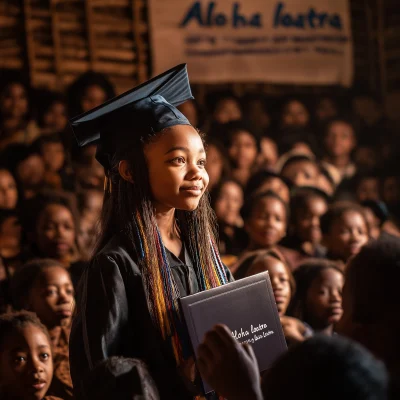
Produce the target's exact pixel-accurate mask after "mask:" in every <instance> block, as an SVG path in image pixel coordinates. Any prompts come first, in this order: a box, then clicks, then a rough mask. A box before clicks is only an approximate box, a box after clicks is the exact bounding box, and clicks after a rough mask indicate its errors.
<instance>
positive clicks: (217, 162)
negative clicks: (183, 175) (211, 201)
mask: <svg viewBox="0 0 400 400" xmlns="http://www.w3.org/2000/svg"><path fill="white" fill-rule="evenodd" d="M206 151H207V164H206V170H207V173H208V177H209V178H210V183H209V184H208V191H209V192H211V191H212V190H213V188H214V187H215V186H216V185H218V183H219V182H220V180H221V179H223V178H225V177H228V176H230V166H229V161H228V158H227V156H226V150H225V148H224V146H223V145H222V143H220V142H219V141H218V140H217V139H209V140H207V148H206Z"/></svg>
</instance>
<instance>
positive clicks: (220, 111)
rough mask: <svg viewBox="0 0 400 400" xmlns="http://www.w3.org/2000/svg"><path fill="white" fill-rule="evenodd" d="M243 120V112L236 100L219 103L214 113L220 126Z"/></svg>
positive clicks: (227, 99) (229, 99) (231, 99)
mask: <svg viewBox="0 0 400 400" xmlns="http://www.w3.org/2000/svg"><path fill="white" fill-rule="evenodd" d="M241 118H242V110H241V109H240V106H239V103H238V102H237V101H236V100H235V99H234V98H226V99H223V100H220V101H219V102H218V103H217V106H216V107H215V111H214V120H215V121H217V122H218V123H220V124H226V123H227V122H230V121H237V120H239V119H241Z"/></svg>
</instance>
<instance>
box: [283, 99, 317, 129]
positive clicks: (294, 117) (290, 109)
mask: <svg viewBox="0 0 400 400" xmlns="http://www.w3.org/2000/svg"><path fill="white" fill-rule="evenodd" d="M309 120H310V115H309V113H308V111H307V108H306V107H305V106H304V104H303V103H300V102H299V101H297V100H292V101H290V102H289V103H288V104H286V105H285V107H284V109H283V115H282V124H283V126H284V127H291V126H294V127H305V126H307V124H308V122H309Z"/></svg>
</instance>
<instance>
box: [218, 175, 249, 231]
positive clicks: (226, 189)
mask: <svg viewBox="0 0 400 400" xmlns="http://www.w3.org/2000/svg"><path fill="white" fill-rule="evenodd" d="M242 205H243V190H242V188H241V187H240V186H239V185H238V184H237V183H235V182H226V183H225V184H224V185H223V186H222V188H221V191H220V193H219V196H218V199H217V200H216V202H215V206H214V210H215V214H216V215H217V218H218V220H219V221H221V222H222V223H224V224H226V225H229V226H237V225H238V221H239V220H240V215H239V211H240V208H241V207H242Z"/></svg>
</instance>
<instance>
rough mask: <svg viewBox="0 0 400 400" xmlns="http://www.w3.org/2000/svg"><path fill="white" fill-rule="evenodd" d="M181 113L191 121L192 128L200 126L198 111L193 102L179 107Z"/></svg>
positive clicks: (190, 101)
mask: <svg viewBox="0 0 400 400" xmlns="http://www.w3.org/2000/svg"><path fill="white" fill-rule="evenodd" d="M178 109H179V111H180V112H181V113H182V114H183V115H184V116H185V117H186V118H187V119H188V120H189V122H190V124H191V125H192V126H195V127H197V126H198V125H199V117H198V115H197V109H196V106H195V104H194V102H193V101H192V100H189V101H187V102H185V103H183V104H181V105H180V106H179V107H178Z"/></svg>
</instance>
